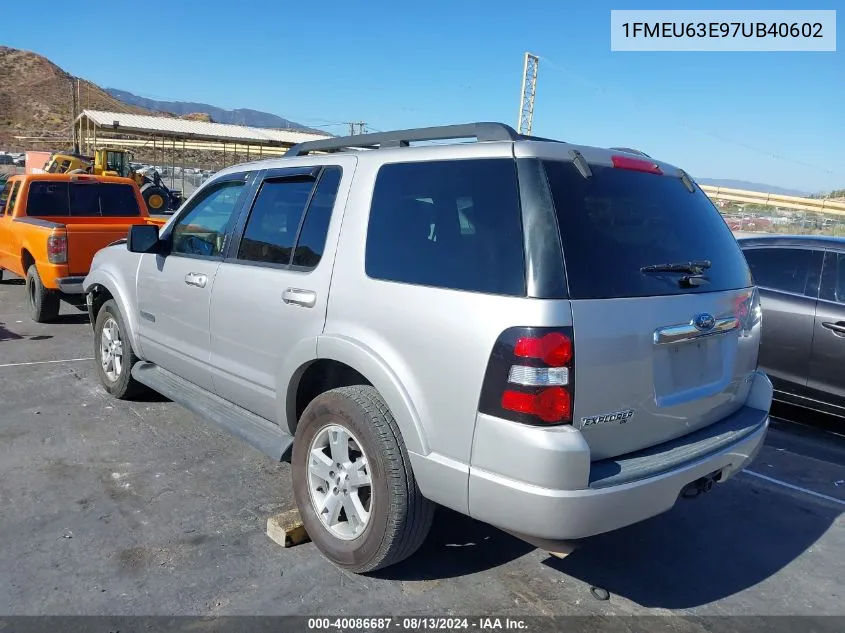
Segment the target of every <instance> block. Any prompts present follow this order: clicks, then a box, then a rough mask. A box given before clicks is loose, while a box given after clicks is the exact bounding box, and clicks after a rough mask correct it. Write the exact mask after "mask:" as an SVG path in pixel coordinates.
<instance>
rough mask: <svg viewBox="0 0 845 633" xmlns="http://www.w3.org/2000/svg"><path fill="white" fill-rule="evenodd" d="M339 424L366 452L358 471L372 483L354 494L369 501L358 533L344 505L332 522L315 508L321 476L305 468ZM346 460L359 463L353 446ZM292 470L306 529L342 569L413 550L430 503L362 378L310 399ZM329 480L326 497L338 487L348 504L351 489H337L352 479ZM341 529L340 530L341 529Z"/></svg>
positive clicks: (378, 565)
mask: <svg viewBox="0 0 845 633" xmlns="http://www.w3.org/2000/svg"><path fill="white" fill-rule="evenodd" d="M338 428H340V429H343V430H345V431H346V433H347V434H348V435H349V436H350V438H351V440H352V441H353V444H352V446H355V445H357V446H358V447H359V448H360V449H361V451H362V452H363V454H364V456H366V462H367V463H366V467H365V469H364V470H365V471H366V472H367V473H368V475H369V479H370V482H371V483H370V486H369V493H370V494H369V497H368V500H367V501H366V502H365V498H366V497H367V493H366V486H364V487H362V488H359V489H358V490H357V492H355V493H353V494H354V495H355V496H357V497H358V500H359V501H360V502H361V506H362V507H363V509H364V510H366V509H367V506H369V517H368V519H367V520H366V522H365V526H364V527H363V529H362V530H361V531H360V532H358V533H357V534H356V533H355V530H354V529H351V528H352V527H354V522H353V521H350V520H349V517H348V515H346V510H345V508H344V509H343V510H342V511H341V513H340V516H339V517H338V520H339V521H340V522H339V523H338V524H337V525H336V526H331V527H330V526H329V525H328V524H327V523H326V522H324V520H323V519H322V518H321V514H322V513H320V509H319V507H318V505H319V504H321V503H322V501H323V500H324V498H323V497H322V493H321V492H320V491H319V489H317V490H316V491H315V488H316V487H317V483H316V482H321V483H322V485H325V484H324V482H325V480H324V479H321V478H318V477H316V475H313V474H312V473H311V472H310V470H309V466H310V464H311V463H312V459H311V458H312V455H317V453H312V451H314V450H317V449H318V448H319V447H320V445H321V441H322V438H325V437H327V435H328V437H331V434H332V433H333V432H335V431H336V430H337V429H338ZM330 429H333V430H334V431H331V430H330ZM347 447H349V444H347ZM326 450H327V451H329V450H330V449H326ZM323 455H324V456H323V457H322V459H324V460H326V461H327V463H329V465H328V467H329V468H336V466H335V465H336V464H337V463H338V460H337V459H332V458H330V457H329V456H328V455H326V454H323ZM332 457H337V454H335V455H333V456H332ZM356 458H357V459H356ZM349 459H350V460H352V462H354V463H358V464H360V463H361V462H360V461H359V460H360V458H359V457H357V454H356V452H353V453H352V454H350V455H349ZM346 463H347V464H349V460H346ZM353 465H354V464H353ZM356 470H358V471H359V472H361V471H360V470H359V469H355V468H350V467H348V466H344V467H343V468H341V469H338V471H337V472H336V471H334V470H332V471H331V473H330V474H333V475H338V474H339V475H341V476H344V475H345V474H352V475H353V476H354V472H355V471H356ZM291 474H292V478H293V492H294V497H295V498H296V503H297V506H298V508H299V513H300V516H301V517H302V522H303V524H304V525H305V529H306V530H307V532H308V535H309V536H310V537H311V540H312V541H313V543H314V545H316V546H317V549H319V550H320V552H322V554H323V555H324V556H325V557H326V558H327V559H329V561H331V562H332V563H334V564H335V565H337V566H338V567H341V568H343V569H347V570H349V571H351V572H354V573H359V574H361V573H367V572H372V571H375V570H377V569H382V568H384V567H389V566H390V565H394V564H396V563H398V562H400V561H402V560H404V559H406V558H408V557H409V556H411V555H412V554H413V553H414V552H416V551H417V549H419V547H420V545H422V543H423V542H424V541H425V538H426V536H427V535H428V532H429V529H430V528H431V522H432V517H433V515H434V507H435V506H434V504H433V503H432V502H431V501H429V500H428V499H426V498H424V497H423V496H422V493H420V490H419V488H418V487H417V482H416V479H415V478H414V473H413V471H412V470H411V463H410V460H409V458H408V452H407V450H406V449H405V443H404V442H403V440H402V436H401V434H400V432H399V428H398V426H397V425H396V421H395V420H394V418H393V415H392V414H391V413H390V410H389V409H388V408H387V405H386V404H385V402H384V400H383V399H382V398H381V396H380V395H379V393H378V392H377V391H376V390H375V389H374V388H373V387H371V386H369V385H355V386H351V387H340V388H338V389H332V390H331V391H327V392H325V393H323V394H321V395H319V396H317V397H316V398H315V399H314V400H312V401H311V403H310V404H309V405H308V406H307V407H306V408H305V411H304V412H303V413H302V417H301V418H300V421H299V425H298V426H297V429H296V436H295V439H294V444H293V455H292V459H291ZM324 474H325V473H324ZM334 485H335V487H333V488H330V489H326V490H324V492H325V493H326V494H325V498H328V497H329V493H331V494H334V492H335V491H337V492H338V493H339V495H337V497H339V498H340V499H341V502H340V503H343V504H344V505H345V504H347V503H351V500H350V499H351V496H344V495H343V490H344V487H345V486H346V487H347V488H346V489H347V490H351V489H353V488H355V485H354V480H353V479H352V478H350V479H348V480H346V479H343V480H339V479H335V481H334ZM342 517H345V518H346V520H345V523H346V524H347V526H346V528H343V527H342V526H343V523H344V521H343V519H342ZM341 529H346V530H347V533H346V534H342V535H340V534H339V533H338V532H339V531H340V530H341Z"/></svg>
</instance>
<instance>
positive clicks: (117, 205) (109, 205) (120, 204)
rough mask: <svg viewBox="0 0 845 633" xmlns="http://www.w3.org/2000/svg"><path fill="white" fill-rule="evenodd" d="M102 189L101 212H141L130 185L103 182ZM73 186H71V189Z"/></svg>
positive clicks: (119, 214)
mask: <svg viewBox="0 0 845 633" xmlns="http://www.w3.org/2000/svg"><path fill="white" fill-rule="evenodd" d="M98 189H99V190H100V212H101V213H102V215H104V216H108V217H113V218H117V217H122V218H125V217H134V216H138V215H140V214H141V210H140V208H139V207H138V199H137V198H136V197H135V190H134V189H133V188H132V187H131V186H130V185H118V184H107V183H103V184H101V185H99V186H98ZM72 190H73V188H71V191H72Z"/></svg>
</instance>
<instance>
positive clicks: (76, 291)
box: [56, 276, 85, 295]
mask: <svg viewBox="0 0 845 633" xmlns="http://www.w3.org/2000/svg"><path fill="white" fill-rule="evenodd" d="M84 281H85V277H84V276H82V277H59V278H58V279H56V285H57V286H58V287H59V290H61V291H62V292H63V293H65V294H66V295H81V294H82V293H83V290H82V283H83V282H84Z"/></svg>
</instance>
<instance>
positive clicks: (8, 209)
mask: <svg viewBox="0 0 845 633" xmlns="http://www.w3.org/2000/svg"><path fill="white" fill-rule="evenodd" d="M21 187H23V185H22V184H21V182H20V181H18V182H16V183H15V184H14V185H13V186H12V195H11V196H9V204H8V205H7V206H6V214H7V215H11V213H12V211H14V210H15V203H16V202H17V201H18V194H19V193H20V190H21ZM0 208H2V207H0Z"/></svg>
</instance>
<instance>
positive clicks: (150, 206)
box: [141, 182, 170, 213]
mask: <svg viewBox="0 0 845 633" xmlns="http://www.w3.org/2000/svg"><path fill="white" fill-rule="evenodd" d="M141 196H142V197H143V198H144V204H146V205H147V211H148V212H149V213H164V212H165V211H167V210H168V209H169V208H170V196H168V195H167V192H166V191H165V190H164V189H162V188H161V187H156V186H155V185H154V184H153V183H151V182H148V183H146V184H145V185H144V186H143V187H141Z"/></svg>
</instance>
